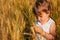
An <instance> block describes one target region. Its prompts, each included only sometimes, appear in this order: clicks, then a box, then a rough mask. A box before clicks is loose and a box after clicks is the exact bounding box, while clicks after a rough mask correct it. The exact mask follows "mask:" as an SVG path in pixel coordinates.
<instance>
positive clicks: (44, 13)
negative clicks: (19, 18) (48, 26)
mask: <svg viewBox="0 0 60 40" xmlns="http://www.w3.org/2000/svg"><path fill="white" fill-rule="evenodd" d="M36 14H37V17H39V18H40V20H45V19H47V18H48V17H49V15H50V12H49V11H48V10H46V9H42V10H40V9H37V10H36Z"/></svg>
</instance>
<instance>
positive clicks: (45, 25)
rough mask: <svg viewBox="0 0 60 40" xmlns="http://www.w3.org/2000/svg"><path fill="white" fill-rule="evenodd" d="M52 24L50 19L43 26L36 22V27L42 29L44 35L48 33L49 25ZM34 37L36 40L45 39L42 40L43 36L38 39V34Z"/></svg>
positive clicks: (44, 39)
mask: <svg viewBox="0 0 60 40" xmlns="http://www.w3.org/2000/svg"><path fill="white" fill-rule="evenodd" d="M52 22H54V21H53V20H52V19H51V18H50V19H49V20H48V22H46V23H45V24H41V23H40V22H39V21H38V20H36V26H37V27H40V28H42V29H43V31H45V32H46V33H49V29H50V25H51V23H52ZM36 35H37V39H36V40H46V38H44V37H43V36H42V37H41V38H40V36H41V35H40V34H39V33H36Z"/></svg>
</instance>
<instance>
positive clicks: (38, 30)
mask: <svg viewBox="0 0 60 40" xmlns="http://www.w3.org/2000/svg"><path fill="white" fill-rule="evenodd" d="M34 29H35V31H36V32H38V33H40V34H42V32H43V29H41V28H40V27H36V26H35V27H34Z"/></svg>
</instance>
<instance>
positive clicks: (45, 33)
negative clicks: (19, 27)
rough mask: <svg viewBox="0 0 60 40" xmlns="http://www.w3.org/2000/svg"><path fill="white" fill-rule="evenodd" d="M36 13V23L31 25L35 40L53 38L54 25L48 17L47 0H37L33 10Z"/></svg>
mask: <svg viewBox="0 0 60 40" xmlns="http://www.w3.org/2000/svg"><path fill="white" fill-rule="evenodd" d="M33 12H34V14H35V15H36V23H35V24H36V25H35V26H33V27H31V31H32V32H33V35H32V36H33V37H35V38H36V40H54V37H55V34H56V33H55V30H56V25H55V22H54V21H53V20H52V19H51V18H50V17H49V16H50V14H51V7H50V3H49V2H48V1H47V0H37V1H36V3H35V6H34V10H33Z"/></svg>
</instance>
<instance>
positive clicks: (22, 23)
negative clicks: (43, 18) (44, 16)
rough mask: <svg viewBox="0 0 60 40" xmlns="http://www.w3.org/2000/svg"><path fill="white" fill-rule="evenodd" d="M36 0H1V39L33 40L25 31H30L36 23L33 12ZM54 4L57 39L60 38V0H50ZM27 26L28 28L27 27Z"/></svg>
mask: <svg viewBox="0 0 60 40" xmlns="http://www.w3.org/2000/svg"><path fill="white" fill-rule="evenodd" d="M35 1H36V0H0V40H27V39H29V40H32V38H30V37H25V36H24V35H23V32H24V31H25V30H26V32H28V33H30V30H28V29H29V27H30V26H31V25H32V24H33V23H34V21H35V16H34V14H33V12H32V8H33V6H34V3H35ZM49 1H50V2H51V3H52V5H51V8H52V10H51V11H52V14H51V17H52V18H53V20H54V21H55V22H56V26H57V27H56V34H57V37H56V40H60V0H49ZM25 28H27V29H25Z"/></svg>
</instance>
